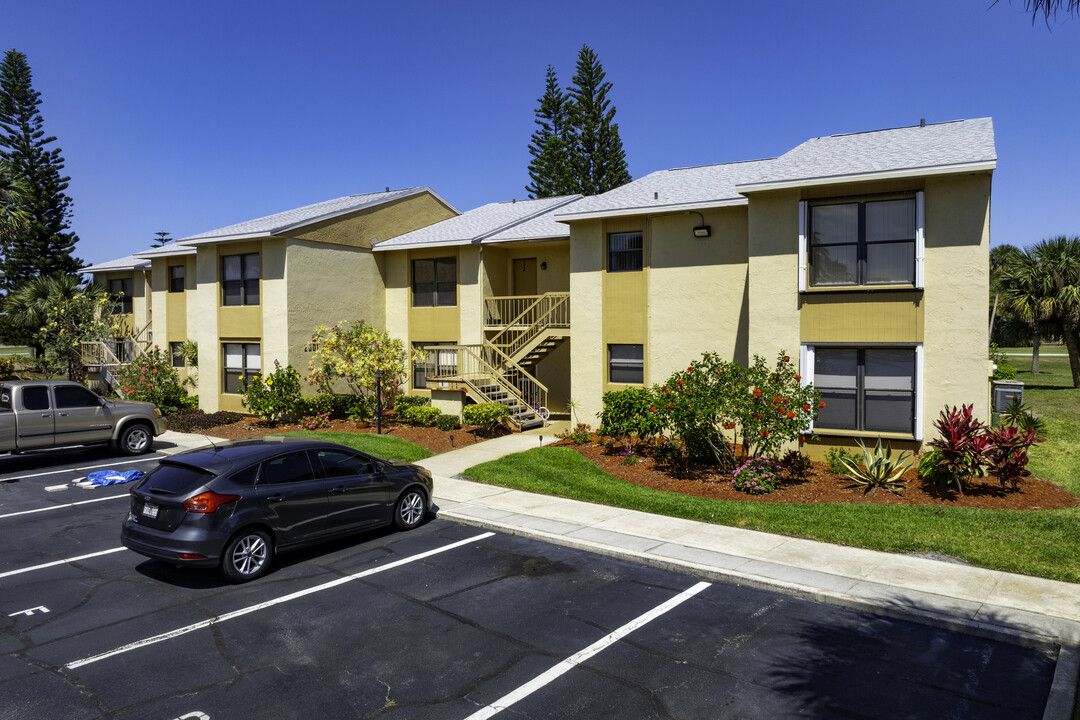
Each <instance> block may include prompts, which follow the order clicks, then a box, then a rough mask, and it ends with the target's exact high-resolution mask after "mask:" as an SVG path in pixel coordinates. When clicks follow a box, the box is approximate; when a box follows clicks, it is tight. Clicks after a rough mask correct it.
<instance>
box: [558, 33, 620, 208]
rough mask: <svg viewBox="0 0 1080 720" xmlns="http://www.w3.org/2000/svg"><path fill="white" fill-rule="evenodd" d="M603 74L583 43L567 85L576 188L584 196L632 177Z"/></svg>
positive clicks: (593, 54)
mask: <svg viewBox="0 0 1080 720" xmlns="http://www.w3.org/2000/svg"><path fill="white" fill-rule="evenodd" d="M604 77H605V73H604V68H603V66H602V65H601V64H600V59H599V58H598V57H597V56H596V53H595V52H593V49H592V48H590V47H589V46H588V45H582V46H581V51H580V52H579V53H578V61H577V72H576V73H575V74H574V78H573V83H574V84H573V86H572V87H571V88H570V99H571V105H570V141H571V144H572V150H571V158H572V161H573V165H574V170H575V173H576V175H577V191H578V192H580V193H582V194H583V195H599V194H600V193H603V192H607V191H608V190H612V189H614V188H617V187H619V186H620V185H625V184H626V183H628V182H630V181H631V180H632V179H633V178H631V177H630V171H629V169H628V168H627V165H626V151H625V150H623V144H622V138H621V137H620V136H619V125H618V123H616V122H615V108H614V107H612V105H611V101H610V100H608V93H609V92H610V91H611V87H612V86H611V83H610V82H605V81H604Z"/></svg>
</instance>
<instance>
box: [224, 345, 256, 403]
mask: <svg viewBox="0 0 1080 720" xmlns="http://www.w3.org/2000/svg"><path fill="white" fill-rule="evenodd" d="M224 350H225V368H224V370H225V373H224V378H225V392H227V393H237V394H239V393H242V392H243V391H244V390H243V382H244V381H245V380H248V379H250V378H252V377H253V376H255V375H257V374H258V372H259V370H260V369H262V355H261V354H260V352H259V344H258V343H225V347H224Z"/></svg>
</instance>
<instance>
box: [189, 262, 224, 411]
mask: <svg viewBox="0 0 1080 720" xmlns="http://www.w3.org/2000/svg"><path fill="white" fill-rule="evenodd" d="M220 262H221V261H220V259H219V255H218V247H217V246H216V245H204V246H202V247H200V248H199V251H198V253H197V254H196V256H195V282H196V284H197V286H198V289H197V290H196V291H195V294H194V296H193V297H191V298H189V299H188V304H187V308H188V327H189V328H191V331H192V332H191V335H192V337H193V338H194V339H195V340H196V341H197V342H198V343H199V407H200V408H202V409H203V410H205V411H206V412H208V413H210V412H216V411H217V410H219V409H220V401H221V392H220V390H221V371H222V361H223V358H222V356H221V342H220V340H219V338H220V335H218V306H219V305H220V303H221V287H220V285H219V284H218V270H219V267H220Z"/></svg>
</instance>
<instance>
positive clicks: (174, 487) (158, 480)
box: [139, 461, 214, 495]
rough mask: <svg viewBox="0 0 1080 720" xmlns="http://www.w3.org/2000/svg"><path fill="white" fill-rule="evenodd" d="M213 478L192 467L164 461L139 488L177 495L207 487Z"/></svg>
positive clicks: (209, 474)
mask: <svg viewBox="0 0 1080 720" xmlns="http://www.w3.org/2000/svg"><path fill="white" fill-rule="evenodd" d="M212 477H214V474H213V473H209V472H207V471H205V470H201V469H199V468H197V467H192V466H191V465H183V464H181V463H175V462H168V461H163V462H162V463H161V464H160V465H158V466H157V467H156V468H155V469H153V470H151V471H150V472H149V473H147V475H146V480H144V481H143V483H142V485H140V486H139V488H140V489H141V490H154V491H156V492H162V493H168V494H170V495H175V494H177V493H183V492H188V491H189V490H194V489H195V488H197V487H199V486H200V485H205V484H206V483H207V482H209V481H210V478H212Z"/></svg>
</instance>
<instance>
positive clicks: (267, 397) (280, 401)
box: [240, 360, 300, 422]
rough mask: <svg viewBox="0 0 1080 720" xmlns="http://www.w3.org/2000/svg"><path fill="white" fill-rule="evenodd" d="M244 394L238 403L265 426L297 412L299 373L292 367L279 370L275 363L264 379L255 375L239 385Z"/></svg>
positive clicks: (275, 362)
mask: <svg viewBox="0 0 1080 720" xmlns="http://www.w3.org/2000/svg"><path fill="white" fill-rule="evenodd" d="M241 390H242V392H243V393H244V395H243V397H241V398H240V403H241V404H242V405H243V406H244V407H246V408H247V409H248V410H250V411H251V412H252V413H254V414H255V415H257V416H258V417H261V418H262V419H263V420H266V421H268V422H277V421H278V420H282V419H284V418H285V417H287V416H289V415H292V414H293V413H294V412H296V404H297V401H298V400H299V399H300V373H298V372H296V371H295V370H293V366H292V365H288V366H286V367H281V363H280V362H278V361H277V360H274V371H273V372H272V373H268V374H267V375H265V376H262V375H258V374H256V375H255V376H254V377H252V378H251V379H250V380H244V381H243V382H242V383H241Z"/></svg>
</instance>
